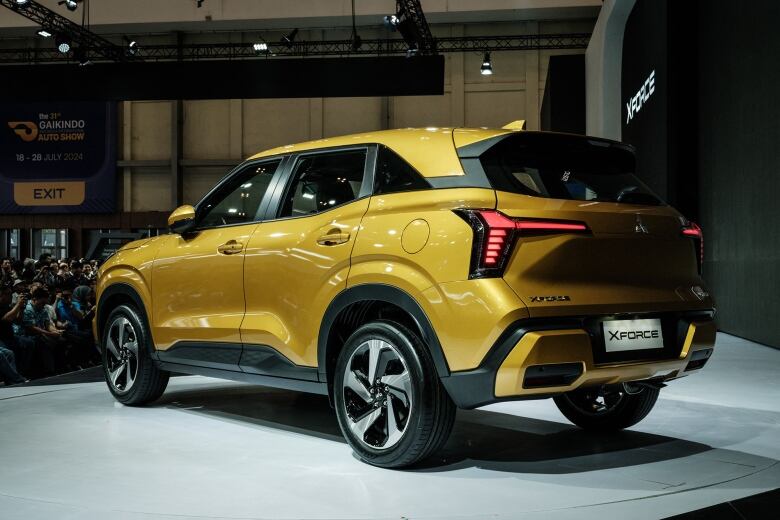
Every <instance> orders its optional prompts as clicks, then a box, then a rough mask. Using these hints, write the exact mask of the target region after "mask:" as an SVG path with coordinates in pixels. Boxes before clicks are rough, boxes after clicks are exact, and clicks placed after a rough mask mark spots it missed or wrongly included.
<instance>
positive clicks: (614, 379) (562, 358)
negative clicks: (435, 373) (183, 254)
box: [442, 311, 716, 408]
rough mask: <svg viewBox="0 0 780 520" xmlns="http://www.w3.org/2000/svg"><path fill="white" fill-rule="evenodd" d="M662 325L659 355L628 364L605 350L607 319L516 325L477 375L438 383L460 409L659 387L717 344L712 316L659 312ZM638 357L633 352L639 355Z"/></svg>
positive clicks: (694, 364) (699, 364)
mask: <svg viewBox="0 0 780 520" xmlns="http://www.w3.org/2000/svg"><path fill="white" fill-rule="evenodd" d="M655 316H658V317H662V319H663V323H664V336H665V339H664V343H665V347H664V349H662V350H661V349H659V351H658V352H653V353H652V354H647V353H644V354H641V356H643V358H642V359H630V357H631V354H628V355H627V354H625V353H621V354H620V355H619V356H618V358H614V357H610V356H611V355H610V354H606V353H605V352H604V350H603V342H602V340H601V338H600V333H599V332H598V330H599V328H598V324H599V323H600V320H602V319H603V318H604V317H577V318H566V319H555V320H550V319H546V320H532V319H528V320H521V321H519V322H516V323H514V324H513V325H512V326H510V327H509V328H508V329H507V330H506V331H505V332H504V334H502V336H501V337H500V338H499V339H498V341H497V342H496V344H495V345H494V346H493V348H491V350H490V352H489V353H488V355H487V356H486V357H485V359H484V360H483V361H482V363H481V364H480V366H479V367H478V368H476V369H474V370H467V371H462V372H453V373H451V374H450V375H449V376H448V377H445V378H442V383H443V384H444V387H445V388H446V389H447V391H448V393H449V394H450V396H451V397H452V399H453V400H454V401H455V404H457V405H458V406H459V407H460V408H476V407H478V406H483V405H486V404H490V403H495V402H499V401H510V400H520V399H539V398H545V397H550V396H553V395H556V394H560V393H565V392H569V391H572V390H575V389H577V388H579V387H583V386H598V385H606V384H615V383H623V382H628V381H641V380H647V379H653V380H654V381H658V382H662V381H668V380H670V379H675V378H677V377H682V376H684V375H688V374H689V373H691V372H693V371H695V370H697V369H699V368H701V367H702V366H703V365H704V363H706V361H707V359H709V356H710V354H711V353H712V348H713V346H714V344H715V332H716V327H715V322H714V320H713V312H712V311H696V312H687V313H686V312H682V313H666V314H656V315H655ZM638 355H640V354H638V353H637V354H634V357H637V356H638Z"/></svg>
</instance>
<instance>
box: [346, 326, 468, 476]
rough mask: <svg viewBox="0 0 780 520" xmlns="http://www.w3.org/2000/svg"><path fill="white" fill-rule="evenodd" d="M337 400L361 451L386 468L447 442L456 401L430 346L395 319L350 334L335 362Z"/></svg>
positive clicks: (348, 432) (352, 439) (349, 433)
mask: <svg viewBox="0 0 780 520" xmlns="http://www.w3.org/2000/svg"><path fill="white" fill-rule="evenodd" d="M372 360H373V361H372ZM372 370H373V374H371V372H372ZM369 376H373V381H372V382H369ZM333 401H334V404H335V407H336V415H337V417H338V422H339V426H340V427H341V431H342V433H343V434H344V437H345V438H346V440H347V442H348V443H349V445H350V446H351V447H352V449H353V450H354V451H355V453H356V454H357V456H358V457H359V458H360V459H361V460H363V461H364V462H367V463H369V464H372V465H374V466H379V467H383V468H401V467H405V466H410V465H412V464H414V463H415V462H418V461H421V460H423V459H425V458H427V457H429V456H430V455H432V454H433V453H434V452H436V451H437V450H439V449H440V448H441V447H442V446H443V445H444V444H445V443H446V442H447V439H448V437H449V435H450V432H451V431H452V426H453V424H454V422H455V412H456V407H455V404H454V403H453V402H452V399H450V396H449V394H447V392H446V390H445V389H444V387H443V386H442V384H441V382H440V381H439V377H438V374H437V372H436V368H435V365H434V363H433V358H432V357H431V354H430V352H429V350H428V348H427V347H426V346H425V344H424V343H423V341H422V340H421V339H420V337H419V336H418V335H417V334H415V333H414V332H413V331H411V330H410V329H408V328H407V327H405V326H403V325H401V324H400V323H396V322H393V321H385V320H377V321H373V322H370V323H367V324H365V325H363V326H361V327H360V328H358V329H357V330H356V331H355V332H354V333H353V334H352V335H351V336H350V337H349V339H348V340H347V342H346V343H345V345H344V347H343V348H342V350H341V352H340V353H339V357H338V360H337V362H336V368H335V375H334V385H333ZM390 417H392V418H393V421H392V422H390V421H389V418H390Z"/></svg>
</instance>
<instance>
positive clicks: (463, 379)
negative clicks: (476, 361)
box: [441, 310, 714, 409]
mask: <svg viewBox="0 0 780 520" xmlns="http://www.w3.org/2000/svg"><path fill="white" fill-rule="evenodd" d="M661 314H665V316H666V318H665V319H664V318H662V322H665V321H668V320H673V321H675V322H676V326H675V329H676V333H675V336H674V337H675V340H674V341H673V342H672V341H670V343H673V345H674V346H673V349H669V350H667V348H664V349H663V352H669V353H670V354H669V355H668V357H666V358H663V359H674V358H676V357H678V356H679V353H680V351H681V349H682V346H683V343H684V341H685V334H686V332H687V330H688V325H689V324H690V323H692V322H695V321H707V320H712V319H713V318H714V311H713V310H702V311H685V312H669V313H637V314H626V315H611V316H573V317H561V318H527V319H523V320H518V321H516V322H514V323H512V324H511V325H510V326H509V327H507V328H506V330H505V331H504V332H503V333H502V334H501V336H499V338H498V339H497V340H496V342H495V343H494V344H493V346H492V347H491V348H490V350H489V351H488V353H487V354H486V355H485V358H484V359H483V360H482V363H481V364H480V366H479V367H477V368H475V369H472V370H465V371H461V372H453V373H452V374H450V375H449V377H443V378H441V381H442V384H443V385H444V388H445V389H446V390H447V392H448V393H449V394H450V397H451V398H452V400H453V401H455V404H456V405H458V407H459V408H465V409H470V408H477V407H479V406H484V405H486V404H491V403H497V402H501V401H518V400H524V399H544V398H546V397H550V396H551V395H542V396H539V395H535V396H529V397H524V396H509V397H496V395H495V380H496V373H497V372H498V369H499V368H500V367H501V364H502V363H503V362H504V359H506V357H507V356H508V355H509V353H510V352H511V351H512V349H513V348H514V347H515V345H517V343H518V342H519V341H520V339H521V338H522V337H523V336H524V335H525V334H526V333H528V332H534V331H540V330H566V329H581V330H584V331H586V332H588V334H589V336H590V337H591V345H592V347H593V353H594V358H595V357H596V355H597V354H596V350H597V348H599V347H598V342H599V341H600V339H599V338H598V336H597V334H596V333H595V332H594V331H593V325H592V324H593V323H600V322H601V321H602V320H603V319H613V318H614V319H628V318H630V317H642V318H644V317H653V316H659V315H661ZM664 335H666V330H664ZM664 341H665V342H666V341H667V340H666V339H665V340H664ZM600 348H602V349H603V342H602V344H601V347H600ZM674 352H676V353H674ZM658 359H660V358H646V357H644V358H635V357H634V358H632V359H625V360H623V361H624V362H629V363H638V362H642V361H652V360H658ZM594 362H595V359H594ZM610 362H612V361H610ZM616 362H620V361H616Z"/></svg>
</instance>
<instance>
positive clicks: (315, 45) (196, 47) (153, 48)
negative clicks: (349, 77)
mask: <svg viewBox="0 0 780 520" xmlns="http://www.w3.org/2000/svg"><path fill="white" fill-rule="evenodd" d="M8 1H9V0H0V2H4V3H5V2H8ZM589 40H590V33H576V34H525V35H507V36H463V37H447V38H436V40H435V42H436V47H435V48H436V51H437V52H496V51H529V50H542V49H585V48H587V46H588V41H589ZM103 41H107V40H103ZM253 43H255V42H246V43H216V42H215V43H198V44H181V45H140V46H139V47H138V51H137V55H136V56H135V58H136V59H141V60H144V61H197V60H209V59H220V60H239V59H273V58H276V57H280V58H291V57H306V56H314V57H317V56H354V55H360V56H367V55H373V56H385V55H388V56H389V55H403V54H407V53H408V51H409V45H408V44H407V43H406V42H405V41H404V40H403V39H400V38H393V39H374V40H362V42H361V43H362V45H361V46H360V48H358V49H355V48H354V47H353V42H352V40H328V41H295V42H293V43H292V45H291V46H289V47H288V46H287V45H285V44H284V43H267V50H264V51H260V52H258V51H255V50H254V48H253ZM108 45H109V46H108V47H106V45H105V44H100V45H92V46H89V47H88V48H87V51H88V52H89V54H90V56H91V57H92V61H101V59H102V60H103V61H106V60H115V59H116V53H117V50H116V49H117V48H119V47H118V46H116V45H114V44H112V43H110V42H108ZM120 54H121V53H120ZM73 59H74V58H73V56H72V53H70V54H61V53H60V52H59V51H57V49H55V48H53V47H52V48H43V47H28V48H15V49H2V48H0V63H4V64H11V63H16V64H22V63H30V64H32V63H67V62H69V61H73Z"/></svg>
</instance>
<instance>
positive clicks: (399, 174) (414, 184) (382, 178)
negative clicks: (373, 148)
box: [374, 146, 431, 194]
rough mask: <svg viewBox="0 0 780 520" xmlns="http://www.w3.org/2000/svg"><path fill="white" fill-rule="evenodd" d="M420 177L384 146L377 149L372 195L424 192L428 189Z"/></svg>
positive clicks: (427, 185) (428, 185)
mask: <svg viewBox="0 0 780 520" xmlns="http://www.w3.org/2000/svg"><path fill="white" fill-rule="evenodd" d="M430 187H431V186H430V184H428V183H427V182H426V181H425V179H423V178H422V176H421V175H420V174H419V173H418V172H417V170H415V169H414V168H412V166H411V165H410V164H409V163H407V162H406V161H404V160H403V159H402V158H401V157H400V156H399V155H398V154H397V153H395V152H394V151H392V150H391V149H390V148H388V147H386V146H380V147H379V154H378V156H377V163H376V179H375V181H374V193H375V194H380V193H396V192H399V191H412V190H425V189H428V188H430Z"/></svg>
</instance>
